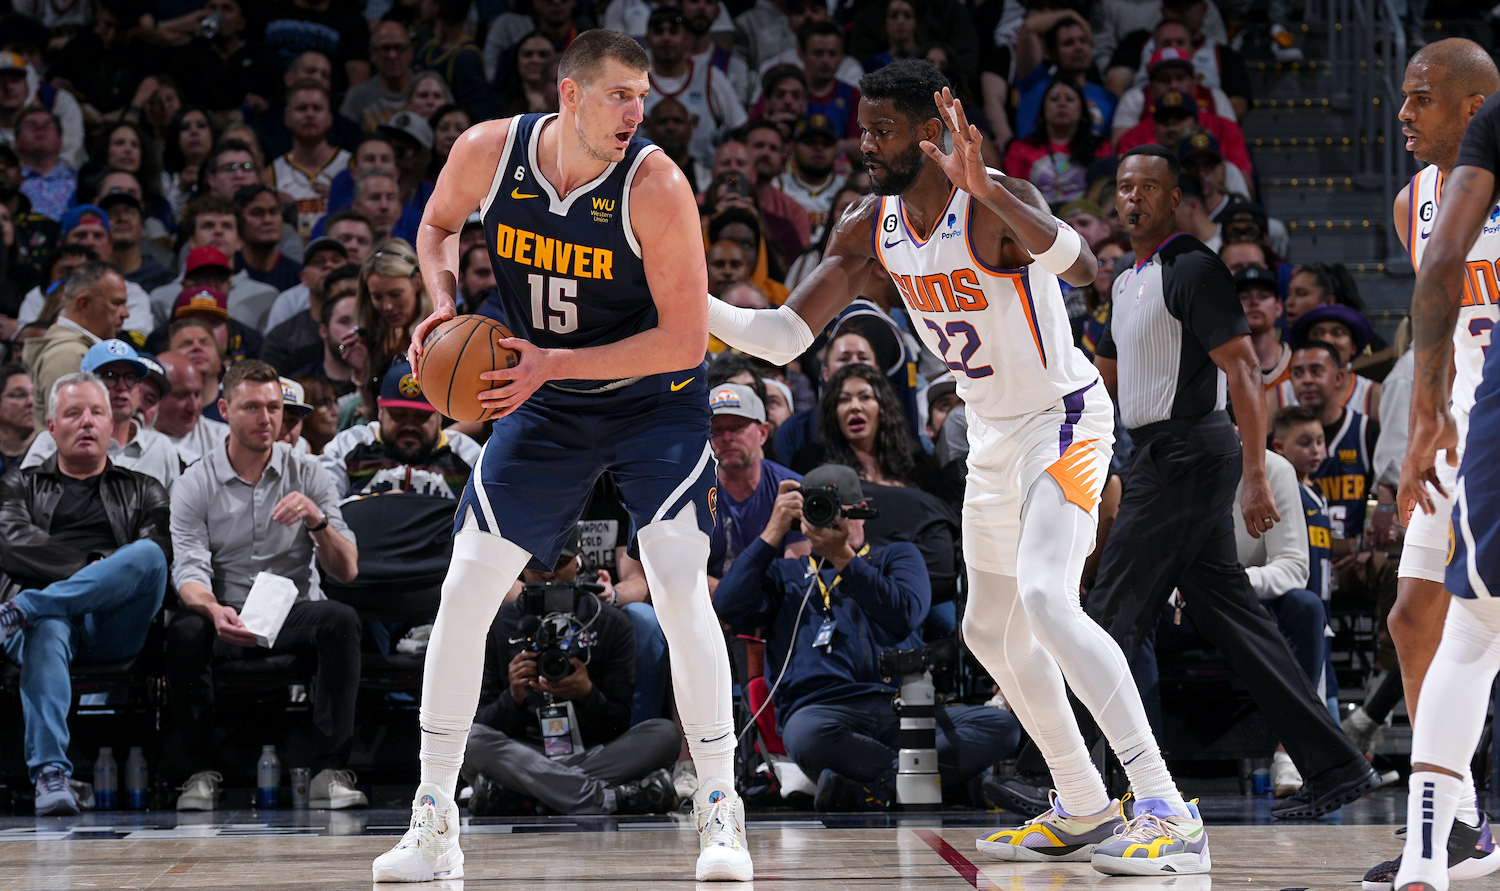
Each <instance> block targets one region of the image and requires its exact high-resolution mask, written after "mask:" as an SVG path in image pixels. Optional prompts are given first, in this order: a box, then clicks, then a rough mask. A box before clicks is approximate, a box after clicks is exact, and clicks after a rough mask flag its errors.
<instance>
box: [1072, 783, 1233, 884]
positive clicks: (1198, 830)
mask: <svg viewBox="0 0 1500 891" xmlns="http://www.w3.org/2000/svg"><path fill="white" fill-rule="evenodd" d="M1186 804H1187V811H1188V812H1187V815H1186V816H1184V815H1182V814H1179V813H1177V812H1176V811H1175V810H1173V809H1172V806H1171V805H1169V804H1168V803H1167V802H1165V801H1163V800H1162V799H1160V798H1144V799H1140V800H1138V801H1136V803H1135V809H1134V811H1133V813H1134V814H1135V816H1134V817H1133V818H1132V819H1131V821H1130V822H1129V823H1126V824H1125V825H1124V826H1122V827H1120V828H1119V829H1118V830H1117V831H1116V832H1115V837H1114V838H1112V839H1110V840H1109V841H1107V842H1105V843H1104V844H1102V845H1100V846H1099V847H1098V849H1096V850H1095V851H1094V856H1093V859H1092V861H1091V862H1092V863H1093V864H1094V868H1095V869H1097V870H1099V871H1100V872H1102V873H1104V874H1105V875H1111V876H1156V875H1193V874H1195V873H1204V872H1208V870H1209V868H1210V867H1211V866H1212V865H1213V863H1212V861H1211V860H1210V859H1209V856H1208V831H1207V830H1206V829H1204V827H1203V817H1202V816H1201V815H1199V813H1198V806H1197V804H1196V802H1191V801H1189V802H1186Z"/></svg>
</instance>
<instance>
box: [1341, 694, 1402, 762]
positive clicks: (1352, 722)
mask: <svg viewBox="0 0 1500 891" xmlns="http://www.w3.org/2000/svg"><path fill="white" fill-rule="evenodd" d="M1386 720H1387V721H1389V720H1390V718H1386ZM1339 726H1340V727H1341V728H1342V729H1343V731H1344V735H1345V736H1347V737H1349V741H1350V742H1352V743H1354V747H1355V748H1356V749H1359V750H1360V751H1361V752H1364V753H1365V754H1367V755H1368V754H1370V753H1372V752H1374V751H1375V750H1376V749H1378V748H1380V742H1381V740H1382V739H1383V738H1384V737H1385V724H1378V723H1376V721H1375V719H1374V718H1372V717H1370V713H1369V712H1367V711H1365V707H1364V706H1362V705H1356V706H1355V707H1354V711H1352V712H1350V713H1349V716H1348V717H1347V718H1345V719H1344V720H1343V722H1342V723H1341V724H1340V725H1339Z"/></svg>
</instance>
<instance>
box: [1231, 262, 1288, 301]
mask: <svg viewBox="0 0 1500 891" xmlns="http://www.w3.org/2000/svg"><path fill="white" fill-rule="evenodd" d="M1252 285H1255V286H1258V287H1264V288H1268V289H1269V290H1270V291H1271V293H1273V294H1278V295H1279V294H1280V291H1279V290H1278V288H1279V283H1278V282H1277V281H1276V273H1274V272H1272V271H1271V270H1269V269H1267V268H1266V267H1264V266H1246V267H1245V268H1244V269H1241V270H1240V271H1239V272H1236V273H1235V274H1234V286H1235V287H1236V288H1238V289H1240V290H1242V291H1243V290H1244V289H1245V288H1248V287H1250V286H1252Z"/></svg>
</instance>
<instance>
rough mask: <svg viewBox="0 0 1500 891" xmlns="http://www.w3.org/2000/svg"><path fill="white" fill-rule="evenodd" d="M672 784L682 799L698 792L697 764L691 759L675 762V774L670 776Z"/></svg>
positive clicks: (684, 799)
mask: <svg viewBox="0 0 1500 891" xmlns="http://www.w3.org/2000/svg"><path fill="white" fill-rule="evenodd" d="M672 785H673V786H675V787H676V788H677V797H678V798H679V799H681V800H683V801H687V800H688V799H690V798H692V797H693V796H694V795H696V794H697V792H698V766H697V765H696V764H694V763H693V762H691V761H679V762H677V775H676V776H674V777H673V778H672Z"/></svg>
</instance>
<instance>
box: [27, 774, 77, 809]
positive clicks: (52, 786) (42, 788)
mask: <svg viewBox="0 0 1500 891" xmlns="http://www.w3.org/2000/svg"><path fill="white" fill-rule="evenodd" d="M78 811H79V807H78V799H77V798H75V797H74V796H73V789H72V787H71V786H70V785H68V775H67V774H66V773H63V769H62V765H60V764H48V765H47V766H46V767H43V768H42V772H41V773H39V774H37V775H36V815H37V816H38V817H71V816H74V815H75V814H77V813H78Z"/></svg>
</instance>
